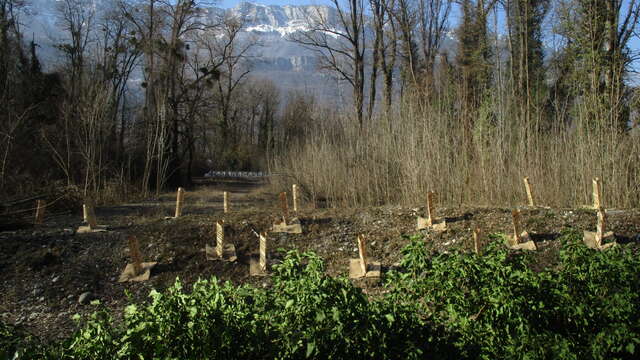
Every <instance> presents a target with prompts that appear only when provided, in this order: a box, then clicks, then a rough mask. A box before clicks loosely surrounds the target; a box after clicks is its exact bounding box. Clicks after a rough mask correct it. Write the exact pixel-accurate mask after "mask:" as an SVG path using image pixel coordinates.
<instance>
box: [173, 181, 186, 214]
mask: <svg viewBox="0 0 640 360" xmlns="http://www.w3.org/2000/svg"><path fill="white" fill-rule="evenodd" d="M183 202H184V189H183V188H181V187H179V188H178V193H177V195H176V215H175V217H176V218H179V217H180V216H182V206H183Z"/></svg>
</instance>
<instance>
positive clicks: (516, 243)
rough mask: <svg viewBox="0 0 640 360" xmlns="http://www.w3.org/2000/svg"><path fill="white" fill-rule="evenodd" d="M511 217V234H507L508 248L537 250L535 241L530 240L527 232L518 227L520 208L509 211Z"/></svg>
mask: <svg viewBox="0 0 640 360" xmlns="http://www.w3.org/2000/svg"><path fill="white" fill-rule="evenodd" d="M511 217H512V218H513V236H508V237H507V238H508V241H509V244H508V246H509V248H510V249H512V250H537V246H536V243H534V242H533V241H532V240H531V236H530V235H529V233H528V232H526V231H522V229H521V227H520V210H518V209H516V210H513V211H512V212H511Z"/></svg>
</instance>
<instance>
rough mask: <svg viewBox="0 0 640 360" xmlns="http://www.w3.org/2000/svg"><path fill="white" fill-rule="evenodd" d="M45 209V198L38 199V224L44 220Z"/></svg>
mask: <svg viewBox="0 0 640 360" xmlns="http://www.w3.org/2000/svg"><path fill="white" fill-rule="evenodd" d="M44 210H45V203H44V200H37V201H36V221H35V223H36V224H37V225H39V224H42V222H43V221H44Z"/></svg>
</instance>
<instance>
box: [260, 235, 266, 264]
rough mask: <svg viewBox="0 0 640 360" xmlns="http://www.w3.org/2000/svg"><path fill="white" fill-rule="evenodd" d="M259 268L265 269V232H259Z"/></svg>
mask: <svg viewBox="0 0 640 360" xmlns="http://www.w3.org/2000/svg"><path fill="white" fill-rule="evenodd" d="M260 270H262V271H263V272H266V271H267V233H264V232H263V233H260Z"/></svg>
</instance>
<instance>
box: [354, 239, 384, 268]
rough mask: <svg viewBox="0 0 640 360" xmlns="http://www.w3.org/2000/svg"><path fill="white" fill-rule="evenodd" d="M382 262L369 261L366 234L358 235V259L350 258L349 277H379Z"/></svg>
mask: <svg viewBox="0 0 640 360" xmlns="http://www.w3.org/2000/svg"><path fill="white" fill-rule="evenodd" d="M380 269H381V267H380V263H379V262H377V261H369V258H368V256H367V242H366V238H365V237H364V235H359V236H358V259H350V260H349V277H350V278H352V279H358V278H363V277H366V278H379V277H380Z"/></svg>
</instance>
